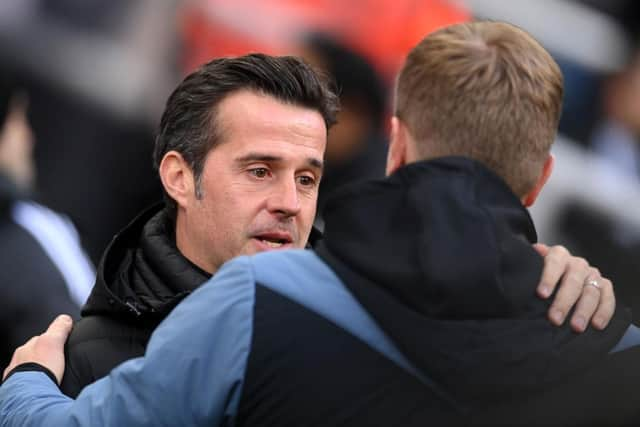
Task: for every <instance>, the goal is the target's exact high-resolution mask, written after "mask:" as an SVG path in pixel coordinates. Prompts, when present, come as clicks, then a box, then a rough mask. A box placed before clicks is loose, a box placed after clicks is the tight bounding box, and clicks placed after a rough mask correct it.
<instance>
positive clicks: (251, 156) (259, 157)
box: [235, 153, 324, 171]
mask: <svg viewBox="0 0 640 427" xmlns="http://www.w3.org/2000/svg"><path fill="white" fill-rule="evenodd" d="M235 161H236V162H237V163H241V164H246V163H251V162H269V163H280V162H283V161H284V159H283V158H282V157H279V156H274V155H271V154H265V153H248V154H245V155H244V156H242V157H238V158H236V159H235ZM307 164H308V165H309V166H311V167H312V168H314V169H318V170H319V171H322V170H323V169H324V163H323V162H322V160H320V159H317V158H315V157H308V158H307Z"/></svg>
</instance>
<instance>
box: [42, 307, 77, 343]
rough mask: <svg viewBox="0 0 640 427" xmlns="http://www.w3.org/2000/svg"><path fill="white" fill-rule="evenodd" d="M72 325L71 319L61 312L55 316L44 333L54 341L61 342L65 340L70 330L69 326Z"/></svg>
mask: <svg viewBox="0 0 640 427" xmlns="http://www.w3.org/2000/svg"><path fill="white" fill-rule="evenodd" d="M72 327H73V320H71V317H70V316H69V315H66V314H61V315H60V316H58V317H56V318H55V320H54V321H53V322H51V324H50V325H49V327H48V328H47V331H46V332H45V334H46V335H49V336H50V337H51V338H54V339H55V340H56V341H61V342H62V344H64V342H65V341H66V340H67V337H68V336H69V333H70V332H71V328H72Z"/></svg>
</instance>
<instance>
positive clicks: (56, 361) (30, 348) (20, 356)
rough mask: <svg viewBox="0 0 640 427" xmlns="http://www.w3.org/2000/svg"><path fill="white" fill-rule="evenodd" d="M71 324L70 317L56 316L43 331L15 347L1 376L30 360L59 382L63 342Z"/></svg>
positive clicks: (62, 362)
mask: <svg viewBox="0 0 640 427" xmlns="http://www.w3.org/2000/svg"><path fill="white" fill-rule="evenodd" d="M72 325H73V321H72V320H71V317H69V316H67V315H61V316H58V317H57V318H56V319H55V320H54V321H53V322H51V324H50V325H49V328H48V329H47V330H46V332H45V333H43V334H42V335H38V336H36V337H33V338H31V339H30V340H29V341H27V343H26V344H24V345H23V346H21V347H18V348H17V349H16V351H15V352H14V353H13V357H12V358H11V363H10V364H9V366H8V367H7V368H6V369H5V370H4V372H3V376H2V378H3V379H4V378H6V376H7V374H8V373H9V372H11V371H12V370H13V369H14V368H15V367H16V366H18V365H21V364H23V363H28V362H32V363H37V364H39V365H42V366H44V367H46V368H48V369H49V370H50V371H51V372H52V373H53V374H54V375H55V377H56V379H57V381H58V384H59V383H60V380H61V378H62V375H63V373H64V343H65V341H66V340H67V337H68V336H69V333H70V332H71V327H72Z"/></svg>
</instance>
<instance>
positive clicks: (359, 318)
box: [0, 23, 637, 426]
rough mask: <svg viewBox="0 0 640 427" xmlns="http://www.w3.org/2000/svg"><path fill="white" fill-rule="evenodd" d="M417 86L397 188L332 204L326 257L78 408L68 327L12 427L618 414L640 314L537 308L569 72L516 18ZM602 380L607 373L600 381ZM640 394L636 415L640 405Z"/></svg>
mask: <svg viewBox="0 0 640 427" xmlns="http://www.w3.org/2000/svg"><path fill="white" fill-rule="evenodd" d="M523 56H524V57H525V58H526V59H527V60H523ZM397 93H398V104H397V108H396V116H395V117H394V118H393V119H392V124H391V145H390V150H389V156H388V163H387V174H388V175H389V177H388V178H387V179H385V180H382V181H380V180H379V181H370V182H366V183H358V184H356V185H352V186H350V187H349V188H345V189H344V190H343V191H342V192H340V194H337V195H336V196H335V197H334V198H333V199H332V200H331V201H330V202H329V206H328V208H327V217H326V218H327V235H326V238H325V240H323V241H322V242H320V243H319V247H318V249H317V250H316V251H315V252H313V251H277V252H271V253H263V254H256V255H255V256H253V257H239V258H237V259H236V260H234V261H232V262H230V263H227V264H226V265H225V266H224V267H222V268H221V269H220V271H218V272H217V274H216V276H215V277H214V278H213V280H212V281H210V282H209V284H208V285H205V286H203V287H201V288H200V289H198V290H197V291H195V292H194V293H193V294H192V295H191V296H190V297H189V298H187V300H186V301H185V302H184V303H182V304H181V305H180V306H179V307H177V308H176V309H175V310H174V311H173V312H172V313H171V315H170V316H169V318H168V319H167V320H166V322H164V323H163V324H162V325H161V326H160V327H159V329H158V330H157V331H156V333H155V334H154V336H153V337H152V339H151V342H150V344H149V348H148V350H147V352H146V354H145V357H144V358H139V359H135V360H132V361H130V362H129V363H126V364H123V365H121V366H120V367H119V368H117V369H116V370H114V372H112V374H111V375H110V376H109V377H107V378H104V379H102V380H101V381H99V382H97V383H96V384H94V385H92V386H90V387H88V388H87V389H86V390H85V391H84V392H83V393H82V394H81V395H80V396H78V399H77V400H76V401H70V400H69V399H68V398H65V397H64V396H62V395H61V394H60V393H59V391H58V390H57V389H56V387H55V385H54V384H53V383H52V382H51V381H50V380H49V379H48V378H47V377H46V376H45V375H43V373H46V374H47V375H48V376H49V377H50V378H51V380H53V381H54V382H57V381H59V380H60V377H61V375H62V371H63V368H64V363H63V359H62V354H61V346H62V343H63V342H64V340H65V338H66V335H67V334H68V331H69V329H70V327H71V322H70V320H69V319H64V318H60V319H58V320H57V321H56V322H54V323H53V324H52V326H51V327H50V329H49V331H47V333H46V334H44V335H43V336H41V337H38V338H36V339H34V340H32V341H31V342H29V343H28V344H27V345H25V346H24V347H23V348H21V349H19V350H17V351H16V354H15V355H14V359H13V361H12V364H11V365H10V366H9V367H8V368H7V369H6V370H5V374H4V375H5V381H6V382H5V383H4V385H3V386H2V387H1V388H0V408H1V409H2V410H3V411H6V412H4V415H5V418H4V420H5V421H6V425H8V426H9V425H42V424H43V423H46V422H54V423H59V424H64V423H66V422H68V421H69V420H70V419H73V420H74V422H75V423H76V424H77V425H89V424H91V425H103V424H107V423H111V424H114V423H117V424H125V425H155V424H158V423H164V424H169V425H228V424H233V425H267V424H269V425H284V424H287V425H339V424H340V425H341V424H350V425H385V426H387V425H403V426H408V425H425V424H433V425H457V424H458V423H459V422H461V421H462V418H463V417H465V418H466V419H465V421H466V422H467V423H469V424H471V425H473V424H475V423H478V424H480V425H495V424H496V423H501V424H503V423H506V424H507V425H513V424H518V423H519V422H520V421H524V423H525V424H531V425H549V424H552V423H554V421H558V420H560V422H559V423H560V424H564V422H563V421H564V420H568V421H578V423H580V424H589V422H590V421H591V419H590V417H594V418H593V419H594V420H595V417H596V416H598V415H599V414H598V412H599V411H600V409H601V407H603V406H604V407H606V408H613V407H614V406H615V405H612V402H615V403H618V401H619V400H617V396H614V394H613V393H608V392H609V391H610V390H609V388H608V387H607V388H606V389H605V390H604V392H603V390H601V389H600V388H599V386H600V385H601V383H600V382H601V381H606V379H607V378H608V377H607V375H604V376H598V375H600V374H602V371H600V370H596V369H595V368H596V367H597V363H596V362H600V361H601V359H602V358H605V357H606V356H607V354H608V353H609V351H610V350H612V351H614V352H615V351H618V350H620V347H624V343H622V345H621V346H618V347H615V348H614V345H615V344H616V342H617V341H618V340H619V339H620V337H621V336H622V335H623V334H624V333H625V331H626V330H627V327H628V315H627V314H626V313H625V312H624V310H620V311H617V312H616V314H615V315H614V317H613V321H612V324H611V325H610V327H609V329H607V330H606V331H604V332H599V331H595V330H589V331H587V332H586V333H585V334H574V332H573V330H572V326H575V325H574V324H573V322H572V325H571V326H570V325H569V324H567V323H565V324H564V325H563V326H562V327H561V328H559V329H557V328H555V327H554V326H552V325H551V324H550V323H549V322H548V320H547V319H546V314H547V310H548V309H549V308H550V306H551V308H553V304H550V303H549V302H548V301H544V300H543V299H539V298H538V297H537V296H536V289H538V292H540V293H541V294H542V295H549V294H551V293H553V288H554V286H555V285H556V284H557V283H558V282H557V279H558V277H559V275H558V276H555V274H552V276H554V278H549V277H547V280H546V281H545V280H544V279H543V282H546V283H544V286H543V288H544V287H545V286H548V288H547V290H546V292H545V291H543V290H542V289H541V288H540V287H539V281H540V275H543V278H544V276H547V274H548V273H549V271H548V270H544V271H543V264H547V267H549V265H551V264H555V262H556V261H557V259H556V260H555V261H554V262H548V263H547V262H546V261H549V259H548V258H547V259H546V260H543V258H542V257H540V256H539V255H538V254H536V252H535V251H534V249H533V248H532V246H531V243H532V242H534V241H535V229H534V228H533V224H532V223H531V220H530V218H529V217H528V214H527V212H526V210H525V209H524V207H523V205H524V206H528V205H530V204H531V203H533V202H534V201H535V199H536V197H537V195H538V193H539V191H540V190H541V188H542V186H543V185H544V183H545V181H546V179H547V178H548V176H549V174H550V173H551V168H552V165H553V159H552V157H551V156H550V154H549V147H550V145H551V143H552V142H553V139H554V136H555V132H556V130H557V123H558V118H559V113H560V103H561V97H562V77H561V74H560V71H559V69H558V67H557V65H555V63H554V62H553V60H552V59H551V58H550V56H549V55H548V54H547V53H546V51H544V49H542V47H541V46H540V45H538V44H537V43H536V42H535V40H533V39H532V38H530V37H529V36H528V35H527V34H526V33H524V32H522V31H520V30H518V29H516V28H514V27H512V26H509V25H507V24H500V23H477V24H470V25H458V26H452V27H449V28H446V29H444V30H441V31H438V32H436V33H434V34H432V35H431V36H429V37H427V38H426V39H425V40H424V41H423V42H422V43H421V44H419V45H418V46H417V47H416V48H415V49H414V51H413V52H412V54H411V55H410V56H409V59H408V61H407V65H406V66H405V68H404V69H403V72H402V74H401V76H400V79H399V84H398V91H397ZM514 94H515V95H516V96H514ZM220 110H221V113H222V110H223V109H222V108H221V109H220ZM221 113H220V114H221ZM250 117H252V116H250ZM443 117H445V118H446V120H443ZM244 123H245V124H246V123H248V121H247V120H245V121H244ZM228 144H232V143H228ZM523 145H525V146H526V149H523V147H522V146H523ZM496 147H499V148H501V149H496ZM217 149H219V148H216V149H214V150H213V151H212V155H215V152H216V150H217ZM451 156H466V158H462V157H451ZM416 251H417V252H416ZM416 255H418V256H416ZM583 266H584V264H583ZM556 273H558V272H557V271H556ZM575 273H576V272H575V271H574V272H573V273H570V272H567V273H566V274H567V275H569V276H571V282H573V285H576V283H577V285H578V286H577V287H574V286H570V287H564V286H563V287H562V288H561V289H560V290H559V291H558V296H560V295H561V294H563V293H565V292H567V291H568V289H570V288H573V290H572V291H569V292H575V291H579V292H580V291H581V292H583V296H584V297H585V299H583V300H581V301H580V302H579V303H578V305H577V307H576V313H578V312H582V310H583V309H585V308H586V307H587V306H591V307H592V308H595V307H598V310H597V313H596V316H595V317H594V319H593V325H594V326H597V327H598V328H599V329H600V328H603V327H604V326H605V325H606V324H607V322H608V321H609V316H608V315H605V312H609V313H608V314H609V315H610V314H611V311H612V310H613V306H612V305H610V304H611V302H612V301H611V300H610V299H609V297H612V296H613V294H612V286H611V283H610V282H609V281H607V280H606V279H603V278H602V277H600V275H599V273H598V272H597V270H595V269H591V268H588V267H587V268H586V269H580V273H579V274H577V275H575ZM564 279H567V277H565V278H564ZM563 282H564V280H563ZM563 284H568V283H563ZM319 285H321V286H319ZM601 298H604V299H608V302H604V301H601ZM552 312H553V310H552ZM582 320H583V321H587V322H588V321H589V320H588V319H584V318H583V319H582ZM625 337H626V335H625ZM52 349H53V350H52ZM186 349H188V350H186ZM612 358H613V357H612ZM608 362H611V363H610V364H612V365H614V366H615V360H613V361H612V360H611V359H609V360H608ZM34 363H39V364H40V365H37V364H34ZM14 368H15V369H14ZM588 368H593V369H592V370H591V371H589V372H593V371H594V370H596V371H597V375H596V377H595V378H593V377H589V375H588V374H587V375H585V376H581V375H580V374H583V373H584V372H585V370H587V369H588ZM14 374H15V375H14ZM605 374H606V372H605ZM622 374H623V376H620V372H618V375H617V376H614V377H613V378H614V379H615V381H616V382H618V381H623V380H628V378H627V377H625V376H624V374H626V373H624V372H622ZM629 374H630V375H629V378H632V381H635V382H637V378H636V377H637V376H636V375H631V374H635V372H629ZM12 375H13V376H12ZM7 376H10V378H8V379H7ZM576 377H577V379H576ZM612 388H613V387H612ZM622 392H623V393H624V392H625V390H622ZM625 397H627V399H625V401H624V402H625V403H624V409H628V408H627V406H628V405H627V404H628V403H629V402H631V401H632V400H633V399H635V396H625ZM565 408H569V410H565ZM635 408H637V406H634V409H635ZM621 415H628V412H624V413H623V414H620V413H614V414H609V413H607V412H606V411H602V413H601V414H600V416H605V417H609V416H610V417H612V418H613V417H619V416H621ZM523 417H526V418H525V419H523ZM607 419H608V418H607ZM600 421H601V419H600ZM600 421H596V423H598V422H600Z"/></svg>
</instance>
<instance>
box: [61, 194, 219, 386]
mask: <svg viewBox="0 0 640 427" xmlns="http://www.w3.org/2000/svg"><path fill="white" fill-rule="evenodd" d="M209 277H210V275H209V274H208V273H206V272H204V271H203V270H201V269H200V268H198V267H197V266H195V265H194V264H193V263H191V262H190V261H189V260H187V259H186V258H185V257H184V256H182V254H181V253H180V252H179V251H178V249H177V248H176V245H175V232H174V227H173V225H172V222H171V221H170V220H169V219H168V218H167V216H166V214H165V211H164V209H162V207H161V206H159V205H158V206H154V207H152V208H150V209H149V210H147V211H145V212H143V213H142V214H141V215H139V216H138V217H137V218H136V219H134V220H133V221H132V222H131V223H130V224H129V225H128V226H127V227H126V228H125V229H124V230H123V231H122V232H120V233H119V234H118V235H117V236H116V237H115V238H114V239H113V241H112V242H111V244H110V245H109V247H108V248H107V250H106V252H105V254H104V255H103V258H102V261H101V262H100V266H99V268H98V275H97V279H96V284H95V286H94V288H93V291H92V293H91V296H90V297H89V299H88V301H87V303H86V305H85V306H84V307H83V309H82V319H81V320H80V321H79V322H77V323H76V324H75V326H74V328H73V331H72V333H71V336H70V337H69V340H68V341H67V345H66V348H65V359H66V369H65V375H64V378H63V380H62V384H61V388H62V391H63V392H64V393H65V394H67V395H69V396H72V397H75V396H77V395H78V393H80V391H81V390H82V388H83V387H84V386H86V385H87V384H90V383H92V382H94V381H96V380H97V379H99V378H102V377H103V376H105V375H107V374H108V373H109V371H111V369H113V368H114V367H115V366H116V365H118V364H120V363H121V362H123V361H125V360H127V359H131V358H134V357H138V356H142V355H143V354H144V350H145V348H146V345H147V342H148V340H149V337H150V336H151V333H152V332H153V330H154V329H155V328H156V326H158V324H159V323H160V322H161V321H162V320H163V319H164V318H165V317H166V315H167V314H169V312H170V311H171V310H172V309H173V307H175V306H176V305H177V304H178V303H179V302H180V301H181V300H182V299H183V298H184V297H185V296H186V295H188V294H189V293H190V292H191V291H192V290H194V289H195V288H196V287H198V286H199V285H201V284H202V283H204V282H205V281H206V280H207V279H208V278H209Z"/></svg>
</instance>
